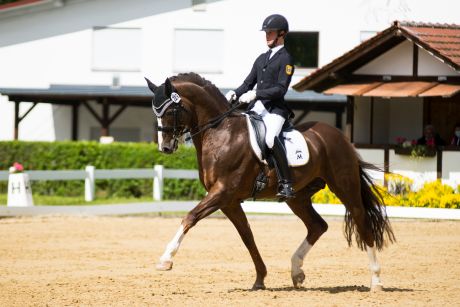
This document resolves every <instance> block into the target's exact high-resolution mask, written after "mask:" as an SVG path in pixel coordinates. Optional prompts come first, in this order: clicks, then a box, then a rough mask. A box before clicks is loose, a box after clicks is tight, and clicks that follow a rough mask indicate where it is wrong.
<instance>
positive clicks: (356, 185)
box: [328, 174, 383, 291]
mask: <svg viewBox="0 0 460 307" xmlns="http://www.w3.org/2000/svg"><path fill="white" fill-rule="evenodd" d="M337 178H340V177H336V179H337ZM342 178H343V180H339V181H336V182H334V183H332V182H331V183H328V184H329V187H330V188H331V190H332V191H333V192H334V193H335V194H336V195H337V197H339V199H340V200H341V201H342V202H343V204H344V206H345V208H346V209H347V211H348V213H347V216H346V217H345V224H346V229H345V234H346V237H347V240H348V244H349V245H351V240H352V235H353V233H355V236H356V241H357V244H358V246H359V247H361V248H362V249H364V248H365V249H366V250H367V255H368V257H369V269H370V270H371V272H372V277H371V286H370V289H371V290H372V291H379V290H382V288H383V286H382V282H381V281H380V265H379V263H378V261H377V255H376V248H375V240H374V234H373V231H372V225H371V221H370V218H369V216H368V214H367V213H366V209H365V208H364V205H363V200H362V198H361V182H360V177H359V175H358V174H348V176H343V177H342ZM353 224H354V225H353ZM356 232H357V233H356Z"/></svg>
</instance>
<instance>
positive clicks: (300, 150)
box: [246, 115, 310, 167]
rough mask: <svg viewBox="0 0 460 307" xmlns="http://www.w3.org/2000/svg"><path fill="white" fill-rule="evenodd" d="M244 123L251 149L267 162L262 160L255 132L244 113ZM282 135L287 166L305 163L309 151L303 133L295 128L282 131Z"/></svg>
mask: <svg viewBox="0 0 460 307" xmlns="http://www.w3.org/2000/svg"><path fill="white" fill-rule="evenodd" d="M246 123H247V126H248V131H249V141H250V143H251V147H252V151H253V152H254V154H255V155H256V156H257V158H258V159H259V160H260V161H261V162H263V163H265V164H267V162H266V161H265V160H262V151H261V150H260V147H259V144H257V140H256V134H255V132H254V128H253V127H252V124H251V122H250V119H249V116H248V115H246ZM282 135H283V137H284V145H285V146H286V156H287V160H288V164H289V166H292V167H296V166H302V165H305V164H307V162H308V160H309V158H310V153H309V152H308V146H307V142H306V140H305V138H304V137H303V135H302V134H301V133H300V132H299V131H297V130H291V131H288V132H282ZM264 141H265V140H264Z"/></svg>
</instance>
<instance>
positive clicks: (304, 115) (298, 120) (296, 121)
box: [293, 110, 310, 126]
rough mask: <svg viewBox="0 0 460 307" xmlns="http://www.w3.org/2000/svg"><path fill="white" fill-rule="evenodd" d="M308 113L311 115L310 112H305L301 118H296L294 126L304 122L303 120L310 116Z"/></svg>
mask: <svg viewBox="0 0 460 307" xmlns="http://www.w3.org/2000/svg"><path fill="white" fill-rule="evenodd" d="M308 113H310V111H309V110H307V111H303V112H302V114H300V116H296V117H295V120H294V122H293V124H294V126H295V125H298V124H299V123H300V122H301V121H302V119H304V118H305V117H306V116H307V115H308Z"/></svg>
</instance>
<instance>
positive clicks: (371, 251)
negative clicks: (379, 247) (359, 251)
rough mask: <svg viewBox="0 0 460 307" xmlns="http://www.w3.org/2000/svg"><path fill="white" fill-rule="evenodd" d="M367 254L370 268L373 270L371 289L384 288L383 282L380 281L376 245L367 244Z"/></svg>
mask: <svg viewBox="0 0 460 307" xmlns="http://www.w3.org/2000/svg"><path fill="white" fill-rule="evenodd" d="M366 250H367V255H368V256H369V269H370V270H371V272H372V277H371V290H379V289H382V286H383V284H382V282H381V281H380V265H379V263H378V261H377V253H376V251H375V246H374V247H369V246H367V248H366Z"/></svg>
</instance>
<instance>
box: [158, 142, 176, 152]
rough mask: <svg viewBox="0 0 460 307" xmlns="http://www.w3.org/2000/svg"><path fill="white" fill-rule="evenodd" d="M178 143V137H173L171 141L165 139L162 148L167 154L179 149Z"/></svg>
mask: <svg viewBox="0 0 460 307" xmlns="http://www.w3.org/2000/svg"><path fill="white" fill-rule="evenodd" d="M177 143H178V142H177V140H176V139H171V140H169V142H166V141H163V143H162V144H161V146H160V150H161V151H162V152H163V153H165V154H172V153H173V152H175V151H176V150H177Z"/></svg>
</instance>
